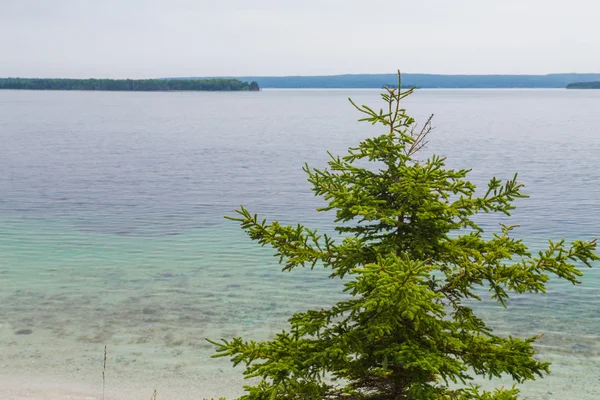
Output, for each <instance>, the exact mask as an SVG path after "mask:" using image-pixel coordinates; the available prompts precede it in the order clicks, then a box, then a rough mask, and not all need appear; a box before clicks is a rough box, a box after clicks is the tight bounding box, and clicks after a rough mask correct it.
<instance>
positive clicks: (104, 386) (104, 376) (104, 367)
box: [102, 345, 106, 400]
mask: <svg viewBox="0 0 600 400" xmlns="http://www.w3.org/2000/svg"><path fill="white" fill-rule="evenodd" d="M105 389H106V345H104V363H103V365H102V400H104V394H105Z"/></svg>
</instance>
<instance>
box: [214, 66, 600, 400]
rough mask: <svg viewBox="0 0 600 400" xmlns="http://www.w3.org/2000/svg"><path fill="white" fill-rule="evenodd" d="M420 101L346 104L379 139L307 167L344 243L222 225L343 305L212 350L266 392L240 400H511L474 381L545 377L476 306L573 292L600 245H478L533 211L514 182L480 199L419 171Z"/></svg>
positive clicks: (388, 97) (434, 159) (469, 186)
mask: <svg viewBox="0 0 600 400" xmlns="http://www.w3.org/2000/svg"><path fill="white" fill-rule="evenodd" d="M398 77H399V82H398V88H401V87H402V85H401V82H400V74H398ZM412 92H413V90H412V89H410V90H406V91H403V90H402V89H392V88H385V92H384V93H383V94H382V98H383V101H384V103H385V108H384V109H382V110H380V111H378V112H377V111H375V110H373V109H371V108H369V107H367V106H364V105H363V106H358V105H356V104H355V103H353V102H352V100H350V101H351V102H352V104H353V105H354V107H356V109H357V110H358V111H360V112H361V113H362V114H363V115H364V118H362V119H361V120H362V121H367V122H370V123H372V124H379V125H380V126H381V127H382V129H384V130H385V133H383V134H382V135H380V136H377V137H373V138H369V139H366V140H364V141H363V142H361V143H360V144H359V145H358V147H355V148H350V149H349V150H348V154H347V155H345V156H343V157H339V156H333V155H332V154H330V157H331V159H330V160H329V163H328V165H329V168H325V169H312V168H310V167H309V166H308V165H306V166H305V167H304V170H305V171H306V173H307V175H308V180H309V182H310V183H311V184H312V186H313V191H314V192H315V195H318V196H323V197H324V198H325V200H326V201H327V202H328V205H327V206H326V207H324V208H322V209H319V210H318V211H325V210H334V211H335V214H336V218H335V222H336V231H337V233H338V234H339V238H337V237H336V239H335V240H334V238H333V237H331V236H329V235H326V234H319V233H318V232H317V231H316V230H312V229H310V228H308V227H305V226H303V225H298V226H284V225H281V224H280V223H278V222H277V221H274V222H270V223H267V221H266V220H261V219H259V218H258V216H257V215H253V214H251V213H250V211H248V210H247V209H245V208H244V207H241V209H240V210H238V211H237V213H238V215H237V216H236V217H228V218H230V219H233V220H235V221H238V222H239V223H240V224H241V227H242V228H243V229H244V230H245V231H246V232H247V234H248V235H249V236H250V238H251V239H252V240H255V241H257V242H258V243H259V244H260V245H263V246H265V245H268V246H271V247H272V248H273V249H274V250H275V251H276V255H277V256H278V257H279V260H280V263H281V264H283V265H284V267H283V270H284V271H291V270H293V269H294V268H297V267H310V268H314V267H316V266H322V267H325V268H328V269H329V270H330V271H331V274H330V278H333V279H343V280H344V288H345V291H346V292H347V294H348V295H349V296H348V297H347V298H345V299H344V300H343V301H339V302H338V303H336V304H335V305H333V306H332V307H330V308H323V309H316V310H308V311H305V312H300V313H296V314H294V315H293V316H292V317H291V318H290V319H289V324H290V326H289V328H288V330H284V331H282V332H281V333H278V334H276V335H275V337H274V338H273V339H272V340H267V341H262V342H256V341H252V340H249V341H248V340H244V339H243V338H241V337H237V338H233V339H231V340H225V339H224V340H222V341H219V342H215V341H211V340H209V341H210V342H211V343H213V344H214V345H216V346H217V353H216V354H215V355H214V356H213V357H224V356H228V357H231V360H232V362H233V364H235V365H237V364H240V363H243V364H245V365H246V369H245V372H244V375H245V377H247V378H251V377H255V378H258V379H259V383H257V384H256V385H254V386H246V387H245V389H246V392H247V394H246V395H245V396H244V397H242V399H257V400H258V399H260V400H262V399H265V400H266V399H373V400H375V399H382V400H383V399H390V400H391V399H516V398H517V397H518V393H519V390H518V389H517V388H516V386H513V387H512V388H501V389H496V390H495V391H494V392H486V391H484V390H482V389H481V388H480V387H479V386H476V385H473V384H472V383H471V382H470V381H472V379H473V376H475V375H480V376H484V377H490V378H491V377H500V376H510V377H512V379H513V380H514V381H516V382H517V383H522V382H524V381H526V380H533V379H536V377H542V376H543V375H544V374H545V373H548V372H549V363H546V362H543V361H539V360H537V359H535V358H534V357H533V355H534V353H535V351H534V347H533V344H534V342H535V341H536V340H538V339H539V338H540V337H541V335H538V336H533V337H529V338H524V339H523V338H517V337H512V336H510V337H502V336H498V335H495V334H494V332H493V331H492V329H491V328H490V327H488V326H487V325H486V323H485V321H483V320H482V319H481V318H480V317H478V316H477V315H476V313H475V312H474V310H473V309H472V307H471V306H472V305H473V302H474V301H477V300H481V298H482V296H490V297H491V298H492V299H494V300H495V301H497V302H498V303H500V304H501V305H503V306H504V307H506V306H507V300H508V299H509V294H510V293H527V292H530V293H540V292H542V293H543V292H545V289H546V283H547V281H548V279H549V276H550V275H554V276H556V277H558V278H561V279H565V280H567V281H570V282H572V283H573V284H578V283H579V281H578V278H579V277H580V276H581V275H582V273H581V271H580V270H579V269H578V267H577V266H578V265H586V266H588V267H590V266H591V264H592V262H594V261H597V260H599V259H600V258H599V257H598V256H597V255H596V253H595V250H596V240H593V241H583V240H576V241H573V242H571V243H570V244H567V243H566V242H565V240H564V239H563V240H560V241H557V242H554V241H549V247H548V248H547V249H546V250H544V251H541V252H539V253H537V254H532V253H531V252H530V251H529V250H528V247H527V246H526V244H525V243H524V242H523V241H522V240H520V239H515V238H513V237H511V231H512V230H513V229H514V228H515V227H516V225H512V226H509V225H500V227H499V228H498V232H493V234H492V235H489V234H487V235H484V230H483V229H482V227H481V226H480V225H479V224H478V223H476V222H475V221H474V219H473V217H474V216H475V215H477V214H481V213H501V214H505V215H507V216H509V215H510V212H511V210H513V209H514V208H515V206H514V201H515V199H518V198H525V197H527V196H526V195H524V194H523V193H522V192H521V190H522V188H523V185H522V184H520V183H518V181H517V175H516V174H515V175H514V178H512V179H509V180H507V181H501V180H499V179H496V178H492V179H491V180H490V181H489V183H488V185H487V188H486V189H485V190H484V193H479V192H478V193H476V187H475V185H474V184H473V183H472V182H470V181H468V180H467V179H466V178H467V174H468V173H469V170H466V169H461V170H453V169H448V168H446V167H445V160H444V158H442V157H439V156H437V155H432V156H431V157H429V158H427V159H425V160H419V159H417V158H416V155H417V153H419V154H420V151H421V150H423V148H424V146H425V145H426V143H427V135H428V134H429V133H430V131H431V129H432V128H431V118H429V120H427V122H426V123H425V124H423V125H422V126H421V128H418V127H417V124H416V122H415V120H414V119H413V118H412V117H410V116H408V115H407V114H406V111H405V109H403V108H401V102H402V100H403V99H404V98H405V97H406V96H408V95H410V94H411V93H412ZM365 165H371V166H372V167H365ZM336 236H337V235H336Z"/></svg>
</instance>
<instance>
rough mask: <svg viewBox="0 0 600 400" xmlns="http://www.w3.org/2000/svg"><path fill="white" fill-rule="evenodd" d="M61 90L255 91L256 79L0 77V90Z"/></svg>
mask: <svg viewBox="0 0 600 400" xmlns="http://www.w3.org/2000/svg"><path fill="white" fill-rule="evenodd" d="M1 89H10V90H64V91H73V90H78V91H111V92H188V91H207V92H231V91H235V92H255V91H259V90H260V87H259V86H258V84H257V83H256V82H243V81H240V80H238V79H231V78H214V79H181V80H180V79H178V80H165V79H52V78H49V79H47V78H0V90H1Z"/></svg>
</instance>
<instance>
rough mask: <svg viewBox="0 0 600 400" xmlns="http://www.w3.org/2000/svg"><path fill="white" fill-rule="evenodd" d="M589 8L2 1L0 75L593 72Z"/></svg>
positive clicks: (465, 1)
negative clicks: (397, 71) (400, 71)
mask: <svg viewBox="0 0 600 400" xmlns="http://www.w3.org/2000/svg"><path fill="white" fill-rule="evenodd" d="M599 15H600V1H598V0H569V1H564V0H301V1H296V0H218V1H217V0H214V1H208V0H0V76H2V77H6V76H21V77H78V78H84V77H113V78H127V77H129V78H140V77H167V76H219V75H220V76H223V75H319V74H341V73H381V72H393V71H395V70H396V69H398V68H400V69H402V71H405V72H424V73H466V74H471V73H506V74H513V73H532V74H543V73H551V72H600V51H598V49H599V48H600V23H599V22H598V16H599Z"/></svg>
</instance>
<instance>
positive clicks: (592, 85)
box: [567, 81, 600, 89]
mask: <svg viewBox="0 0 600 400" xmlns="http://www.w3.org/2000/svg"><path fill="white" fill-rule="evenodd" d="M567 89H600V81H596V82H574V83H569V84H568V85H567Z"/></svg>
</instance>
